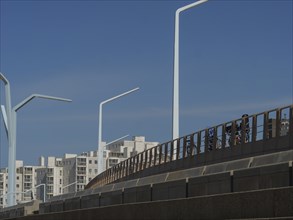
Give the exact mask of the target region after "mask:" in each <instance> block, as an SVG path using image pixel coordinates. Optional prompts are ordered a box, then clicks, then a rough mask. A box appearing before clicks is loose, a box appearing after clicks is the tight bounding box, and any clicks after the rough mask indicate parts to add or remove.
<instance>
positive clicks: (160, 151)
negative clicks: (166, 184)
mask: <svg viewBox="0 0 293 220" xmlns="http://www.w3.org/2000/svg"><path fill="white" fill-rule="evenodd" d="M161 159H162V145H161V144H160V145H159V165H161Z"/></svg>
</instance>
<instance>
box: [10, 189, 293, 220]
mask: <svg viewBox="0 0 293 220" xmlns="http://www.w3.org/2000/svg"><path fill="white" fill-rule="evenodd" d="M292 204H293V187H287V188H280V189H267V190H258V191H251V192H242V193H228V194H222V195H216V196H203V197H197V198H187V199H177V200H170V201H157V202H150V203H137V204H125V205H117V206H109V207H102V208H92V209H83V210H75V211H68V212H62V213H52V214H43V215H34V216H26V217H23V218H17V219H23V220H37V219H38V220H59V219H60V220H61V219H62V220H90V219H96V218H99V219H107V220H111V219H113V220H114V219H115V220H116V219H120V220H124V219H125V220H126V219H127V220H132V219H142V220H145V219H160V220H165V219H168V220H170V219H231V218H232V219H241V218H242V219H243V218H273V217H289V216H293V206H292ZM15 219H16V218H15Z"/></svg>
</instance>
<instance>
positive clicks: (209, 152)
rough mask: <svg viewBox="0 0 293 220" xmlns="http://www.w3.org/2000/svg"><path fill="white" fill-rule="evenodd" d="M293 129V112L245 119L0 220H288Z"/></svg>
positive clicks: (148, 154)
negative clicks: (258, 219)
mask: <svg viewBox="0 0 293 220" xmlns="http://www.w3.org/2000/svg"><path fill="white" fill-rule="evenodd" d="M292 125H293V105H290V106H285V107H281V108H277V109H273V110H269V111H266V112H262V113H258V114H254V115H250V116H248V115H243V117H241V118H239V119H236V120H232V121H230V122H226V123H223V124H220V125H217V126H214V127H211V128H207V129H204V130H201V131H198V132H195V133H192V134H189V135H186V136H183V137H180V138H178V139H176V140H172V141H169V142H166V143H163V144H160V145H158V146H156V147H154V148H151V149H149V150H147V151H144V152H142V153H140V154H138V155H135V156H133V157H131V158H129V159H128V160H126V161H123V162H122V163H120V164H118V165H116V166H114V167H112V168H111V169H108V170H106V171H105V172H104V173H102V174H100V175H98V176H97V177H96V178H95V179H93V180H92V181H91V182H90V183H89V184H88V186H87V188H86V189H85V190H84V191H81V192H76V193H72V194H65V195H61V196H56V197H53V198H52V199H50V200H49V201H47V202H46V203H41V204H39V205H35V207H36V208H32V207H33V205H26V204H23V205H20V206H18V207H10V208H9V209H6V210H5V209H4V210H2V212H1V213H0V218H2V219H3V218H11V219H44V220H47V219H55V220H56V219H83V220H84V219H93V218H100V219H195V218H198V219H245V218H274V219H281V218H282V219H284V218H291V217H292V216H293V206H292V204H293V187H292V182H293V179H292V175H293V172H292V161H293V145H292V144H293V126H292ZM28 214H32V215H28ZM24 215H27V216H25V217H22V218H16V217H17V216H24Z"/></svg>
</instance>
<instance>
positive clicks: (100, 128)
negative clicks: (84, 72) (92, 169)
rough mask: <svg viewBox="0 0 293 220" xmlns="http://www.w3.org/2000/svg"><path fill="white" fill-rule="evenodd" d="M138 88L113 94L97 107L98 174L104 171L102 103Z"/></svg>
mask: <svg viewBox="0 0 293 220" xmlns="http://www.w3.org/2000/svg"><path fill="white" fill-rule="evenodd" d="M137 90H139V87H137V88H135V89H132V90H129V91H127V92H124V93H122V94H120V95H117V96H114V97H112V98H110V99H107V100H105V101H102V102H101V103H100V107H99V136H98V139H99V140H98V143H99V149H98V152H99V158H98V174H100V173H102V172H103V171H104V163H103V148H104V147H103V146H102V115H103V105H104V104H106V103H108V102H111V101H113V100H115V99H118V98H121V97H122V96H126V95H128V94H130V93H132V92H135V91H137Z"/></svg>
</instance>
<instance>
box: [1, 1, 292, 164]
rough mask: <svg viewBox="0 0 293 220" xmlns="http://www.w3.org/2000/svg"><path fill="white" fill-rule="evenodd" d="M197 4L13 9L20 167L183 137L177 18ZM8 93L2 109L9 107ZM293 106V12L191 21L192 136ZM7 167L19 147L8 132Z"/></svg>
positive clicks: (6, 21)
mask: <svg viewBox="0 0 293 220" xmlns="http://www.w3.org/2000/svg"><path fill="white" fill-rule="evenodd" d="M191 2H192V1H167V0H161V1H159V0H158V1H153V0H145V1H138V0H137V1H123V0H120V1H119V0H117V1H109V0H108V1H70V0H68V1H50V0H47V1H11V0H10V1H9V0H7V1H4V0H1V16H0V18H1V36H0V37H1V45H0V46H1V47H0V52H1V53H0V55H1V59H0V61H1V62H0V70H1V72H2V73H3V74H4V75H5V76H6V77H7V78H8V79H9V80H10V83H11V87H12V88H11V89H12V90H11V92H12V103H13V105H16V104H17V103H19V102H20V101H21V100H23V99H24V98H26V97H27V96H29V95H30V94H32V93H41V94H46V95H53V96H60V97H65V98H71V99H72V100H73V102H72V103H70V104H68V103H62V102H53V101H48V100H40V99H39V100H37V99H36V100H33V101H32V102H31V103H29V104H28V105H27V106H25V107H24V108H23V109H21V110H20V111H19V113H18V130H17V159H20V160H24V161H25V164H36V163H37V159H38V157H39V156H40V155H44V156H62V155H63V154H64V153H65V152H67V153H81V152H83V151H88V150H93V149H96V148H97V140H98V106H99V103H100V102H101V101H103V100H105V99H108V98H110V97H112V96H115V95H118V94H120V93H122V92H125V91H127V90H129V89H132V88H135V87H137V86H139V87H140V88H141V89H140V90H139V91H138V92H135V93H133V94H131V95H129V96H125V97H123V98H121V99H119V100H116V101H114V102H112V103H109V104H107V105H105V106H104V110H103V113H104V117H103V140H104V141H111V140H114V139H116V138H118V137H121V136H123V135H125V134H130V136H134V135H143V136H146V139H147V140H149V141H159V142H165V141H168V140H170V139H171V134H172V83H173V82H172V81H173V78H172V77H173V42H174V14H175V11H176V9H177V8H179V7H181V6H184V5H186V4H189V3H191ZM4 102H5V100H4V86H3V83H1V103H2V104H4ZM291 103H293V100H292V1H291V0H287V1H286V0H270V1H269V0H262V1H238V0H235V1H222V0H210V1H209V2H207V3H205V4H203V5H201V6H199V7H196V8H193V9H190V10H188V11H186V12H184V13H182V14H181V17H180V135H181V136H183V135H185V134H189V133H192V132H195V131H197V130H200V129H204V128H206V127H208V126H212V125H216V124H220V123H222V122H225V121H229V120H232V119H236V118H238V117H240V116H241V115H242V114H243V113H248V114H253V113H257V112H262V111H265V110H268V109H273V108H277V107H279V106H283V105H289V104H291ZM0 143H1V156H0V159H1V161H0V165H1V167H3V166H6V165H7V141H6V136H5V132H4V128H3V122H2V121H1V142H0Z"/></svg>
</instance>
